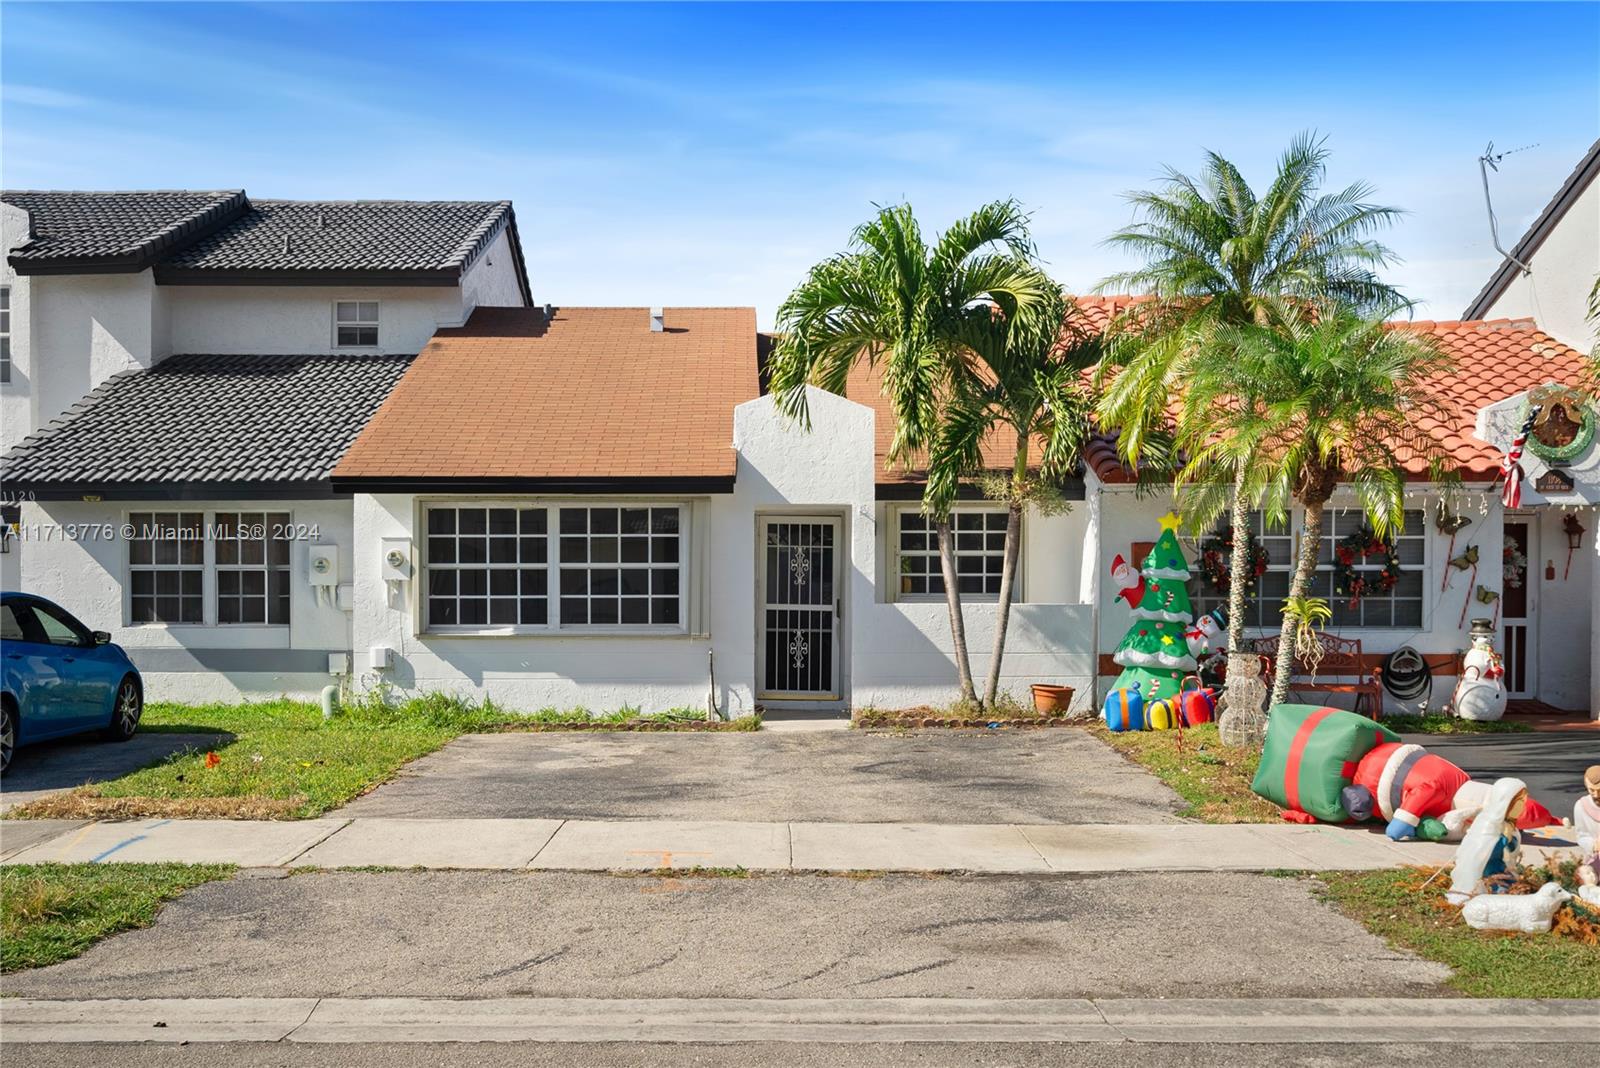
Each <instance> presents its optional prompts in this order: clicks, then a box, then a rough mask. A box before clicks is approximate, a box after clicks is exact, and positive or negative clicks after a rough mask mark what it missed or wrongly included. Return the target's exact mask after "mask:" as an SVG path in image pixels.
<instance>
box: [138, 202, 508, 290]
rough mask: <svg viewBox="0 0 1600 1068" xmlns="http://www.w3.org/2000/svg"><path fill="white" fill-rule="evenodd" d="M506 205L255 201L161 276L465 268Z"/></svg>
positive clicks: (504, 217)
mask: <svg viewBox="0 0 1600 1068" xmlns="http://www.w3.org/2000/svg"><path fill="white" fill-rule="evenodd" d="M510 214H511V202H510V201H509V200H500V201H457V200H404V201H402V200H355V201H349V200H346V201H312V200H252V201H251V202H250V205H249V207H247V208H246V209H245V210H244V211H243V212H242V213H241V214H240V215H239V217H238V218H236V219H234V220H233V221H232V222H230V223H229V224H228V225H226V226H224V227H222V228H221V229H220V230H218V231H216V232H215V233H213V234H210V235H209V236H207V237H204V238H202V239H201V240H199V241H195V242H193V243H192V244H190V245H187V246H186V247H184V248H183V249H181V250H179V251H177V252H175V253H173V254H172V255H170V256H168V257H166V259H165V260H164V261H163V263H162V268H163V271H162V273H165V274H169V275H176V274H179V273H182V274H192V273H201V272H212V271H216V272H230V273H232V272H268V271H270V272H278V271H443V272H449V273H450V274H452V275H459V273H460V272H461V271H462V270H464V269H465V268H466V267H468V266H470V265H471V263H472V261H473V260H474V259H476V258H477V256H478V254H479V253H481V252H482V251H483V249H484V248H486V247H487V246H488V244H489V242H490V241H492V240H493V239H494V237H495V235H496V234H498V233H499V232H500V230H501V228H502V227H503V226H504V225H505V224H506V222H507V221H508V219H509V218H510Z"/></svg>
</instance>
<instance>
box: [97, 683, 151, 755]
mask: <svg viewBox="0 0 1600 1068" xmlns="http://www.w3.org/2000/svg"><path fill="white" fill-rule="evenodd" d="M142 715H144V697H143V695H141V694H140V693H139V684H138V683H137V682H134V681H133V679H132V678H126V679H123V680H122V685H121V686H119V687H117V703H116V704H115V705H114V706H113V707H112V709H111V726H109V727H107V728H106V737H107V738H109V739H111V740H112V741H113V742H125V741H127V740H128V739H129V738H132V737H133V736H134V734H135V733H136V732H137V731H138V730H139V717H140V716H142Z"/></svg>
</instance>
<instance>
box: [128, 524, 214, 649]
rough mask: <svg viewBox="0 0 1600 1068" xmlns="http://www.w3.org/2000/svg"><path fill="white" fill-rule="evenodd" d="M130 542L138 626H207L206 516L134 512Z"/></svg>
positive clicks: (131, 604) (131, 592)
mask: <svg viewBox="0 0 1600 1068" xmlns="http://www.w3.org/2000/svg"><path fill="white" fill-rule="evenodd" d="M128 523H129V525H130V526H131V527H132V528H133V529H132V531H131V534H132V536H131V537H130V538H129V540H128V618H129V621H130V622H132V623H204V622H205V621H206V619H205V577H206V553H205V549H206V543H205V513H204V512H134V513H132V514H130V515H129V516H128Z"/></svg>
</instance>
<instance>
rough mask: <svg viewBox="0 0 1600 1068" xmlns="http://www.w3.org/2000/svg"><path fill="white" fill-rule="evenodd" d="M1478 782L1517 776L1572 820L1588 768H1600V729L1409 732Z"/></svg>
mask: <svg viewBox="0 0 1600 1068" xmlns="http://www.w3.org/2000/svg"><path fill="white" fill-rule="evenodd" d="M1404 737H1405V740H1406V741H1408V742H1416V743H1417V744H1418V745H1420V746H1422V747H1423V748H1425V749H1427V750H1428V751H1429V752H1432V753H1437V754H1438V755H1439V756H1442V757H1444V758H1445V759H1446V760H1448V761H1450V762H1451V763H1452V764H1455V765H1456V766H1457V767H1459V768H1461V769H1462V770H1463V771H1466V772H1470V773H1471V775H1472V777H1473V778H1474V779H1483V780H1485V781H1486V782H1492V781H1494V780H1495V779H1499V778H1503V777H1505V776H1508V775H1510V776H1515V777H1516V778H1518V779H1521V780H1522V781H1523V782H1525V783H1527V784H1528V792H1529V793H1531V794H1532V795H1533V796H1534V797H1535V798H1537V799H1538V800H1539V802H1540V803H1541V804H1543V805H1544V806H1545V807H1547V808H1549V809H1550V811H1551V812H1553V813H1555V814H1556V817H1557V818H1560V817H1562V816H1566V817H1569V818H1570V817H1571V815H1572V806H1573V805H1575V804H1577V803H1578V798H1580V797H1582V796H1583V769H1585V768H1587V767H1588V766H1589V765H1591V764H1600V730H1569V731H1538V732H1532V733H1528V734H1460V735H1455V734H1408V735H1405V736H1404Z"/></svg>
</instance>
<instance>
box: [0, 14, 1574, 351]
mask: <svg viewBox="0 0 1600 1068" xmlns="http://www.w3.org/2000/svg"><path fill="white" fill-rule="evenodd" d="M0 37H3V45H0V49H3V52H0V60H3V66H0V83H3V95H0V107H3V112H0V122H3V126H0V151H3V156H0V178H3V181H4V184H5V186H6V187H8V188H19V187H20V188H27V187H46V188H52V187H53V188H119V189H127V188H172V187H189V188H225V187H226V188H232V187H239V186H243V187H244V188H246V189H248V190H249V191H250V192H251V193H252V194H254V195H257V196H276V197H332V198H373V197H418V198H441V199H444V198H496V199H498V198H510V199H512V200H514V201H515V202H516V207H517V214H518V219H519V223H520V226H521V231H522V237H523V243H524V245H525V247H526V250H527V253H528V265H529V272H530V275H531V278H532V284H533V288H534V292H535V295H536V297H537V298H538V299H539V300H541V301H544V300H550V301H553V302H555V303H557V304H566V305H576V304H669V305H670V304H754V305H756V306H757V308H758V309H759V315H760V319H761V321H762V322H763V323H764V324H767V323H770V321H771V318H772V314H773V311H774V309H775V308H776V306H777V304H778V302H779V301H780V300H781V299H782V297H783V295H784V293H785V292H786V291H787V290H788V288H789V287H790V286H791V285H792V284H793V282H794V281H795V280H796V279H797V278H798V277H799V276H800V275H801V274H802V273H803V272H804V270H805V269H806V267H807V266H809V265H810V264H811V263H813V262H814V261H816V260H818V259H820V258H822V257H824V256H826V255H828V254H829V253H831V252H833V251H836V250H838V249H839V248H841V247H842V246H843V245H844V243H845V241H846V238H847V236H848V233H849V230H850V228H851V227H852V226H853V225H854V224H855V223H857V222H859V221H860V220H861V219H863V218H865V217H866V216H867V215H868V214H870V212H871V210H872V205H873V204H874V203H883V202H889V201H895V200H900V199H907V200H909V201H910V202H911V203H912V204H913V205H914V206H915V207H916V209H917V212H918V215H919V216H920V217H921V218H922V219H923V221H924V224H925V225H926V226H929V227H932V228H937V227H939V226H942V225H943V224H944V223H945V222H946V221H948V220H949V219H951V218H953V217H954V216H956V215H957V214H960V213H965V212H967V211H970V210H972V208H974V207H975V206H977V205H978V204H979V203H981V202H983V201H985V200H988V199H991V198H995V197H1003V196H1016V197H1018V198H1019V199H1020V200H1021V201H1022V202H1023V203H1024V204H1025V205H1026V206H1027V207H1028V208H1029V209H1031V210H1032V211H1033V213H1034V221H1035V233H1036V236H1037V238H1038V241H1039V245H1040V249H1041V252H1042V254H1043V255H1044V257H1045V258H1046V259H1047V261H1048V262H1049V264H1050V267H1051V269H1052V272H1053V273H1054V274H1055V275H1056V276H1057V277H1058V278H1059V279H1060V280H1061V281H1062V282H1063V283H1064V284H1066V285H1067V286H1068V287H1069V288H1073V289H1076V290H1087V289H1088V288H1090V287H1092V286H1093V285H1094V284H1095V283H1096V282H1098V281H1099V279H1100V278H1101V277H1103V276H1104V275H1105V274H1106V273H1108V272H1109V271H1111V270H1114V269H1116V268H1117V267H1119V266H1121V262H1120V261H1119V259H1118V257H1117V256H1116V255H1115V254H1113V253H1111V252H1109V251H1108V250H1106V249H1104V248H1102V247H1101V245H1100V242H1101V241H1102V240H1103V239H1104V237H1105V236H1106V234H1108V233H1110V232H1111V231H1112V230H1114V229H1115V228H1117V227H1118V226H1120V225H1122V224H1124V223H1125V222H1126V221H1127V220H1128V218H1129V215H1128V209H1127V207H1126V205H1125V204H1124V203H1123V201H1122V200H1121V199H1120V194H1121V193H1122V192H1123V191H1125V190H1128V189H1131V188H1136V187H1142V186H1147V185H1149V184H1151V182H1152V181H1153V180H1154V179H1155V178H1156V176H1157V175H1158V174H1159V171H1160V169H1161V167H1162V166H1163V165H1164V164H1170V165H1172V166H1175V167H1177V168H1179V169H1180V170H1192V169H1194V168H1196V167H1197V166H1198V163H1199V159H1200V153H1201V151H1202V150H1203V149H1206V148H1210V149H1215V150H1217V151H1219V152H1221V153H1223V154H1224V155H1227V156H1229V157H1230V158H1232V159H1234V160H1235V161H1237V162H1238V163H1240V164H1241V166H1243V167H1244V168H1245V170H1246V173H1247V174H1248V175H1249V176H1250V177H1251V179H1252V181H1256V182H1259V183H1264V182H1265V181H1266V179H1267V175H1268V173H1269V170H1270V166H1271V163H1272V160H1273V159H1274V157H1275V156H1276V155H1277V153H1278V152H1279V151H1280V150H1281V148H1282V146H1283V145H1284V144H1285V143H1286V142H1287V141H1288V140H1289V139H1290V137H1292V136H1293V135H1294V134H1295V133H1296V132H1297V131H1300V130H1304V129H1316V130H1318V131H1320V132H1321V133H1323V134H1325V135H1327V137H1328V139H1329V144H1330V146H1331V148H1332V149H1333V152H1334V158H1333V162H1332V166H1331V169H1330V176H1329V177H1330V184H1332V185H1335V186H1340V185H1343V184H1345V183H1347V182H1350V181H1354V180H1357V179H1363V180H1366V181H1369V182H1371V183H1373V184H1374V185H1376V186H1377V188H1378V194H1379V199H1380V200H1382V201H1383V202H1386V203H1390V204H1394V205H1398V206H1401V207H1404V208H1407V209H1409V210H1410V212H1411V215H1410V216H1409V217H1408V218H1407V220H1406V221H1405V222H1404V223H1403V224H1402V225H1401V227H1400V228H1399V229H1398V230H1397V231H1395V232H1394V233H1393V234H1392V235H1391V239H1390V243H1391V244H1392V245H1393V247H1394V248H1395V249H1396V250H1397V251H1398V252H1399V253H1400V254H1401V255H1402V256H1403V258H1404V261H1405V262H1404V263H1403V264H1401V265H1399V266H1398V267H1396V268H1395V269H1394V270H1393V272H1392V275H1393V277H1394V279H1395V280H1396V281H1398V282H1399V283H1400V284H1402V285H1403V286H1404V287H1405V288H1406V289H1407V291H1408V292H1409V293H1411V294H1412V295H1413V296H1415V297H1418V298H1420V299H1422V300H1423V301H1425V306H1424V308H1423V314H1424V315H1425V316H1427V317H1431V318H1452V317H1455V316H1457V315H1458V314H1459V313H1460V312H1461V310H1462V308H1463V307H1464V306H1465V304H1466V303H1467V301H1468V300H1469V299H1470V298H1471V296H1472V295H1473V294H1474V293H1475V292H1476V290H1477V288H1478V287H1479V285H1480V284H1481V283H1482V282H1483V280H1484V279H1485V278H1486V277H1487V275H1488V273H1489V271H1490V270H1491V269H1492V268H1493V266H1494V264H1495V262H1496V259H1497V257H1496V256H1495V254H1494V252H1493V250H1492V248H1491V247H1490V244H1489V237H1488V227H1487V223H1486V221H1485V218H1484V211H1483V203H1482V191H1481V187H1480V185H1479V180H1478V169H1477V164H1476V158H1477V156H1478V154H1479V153H1480V152H1482V150H1483V148H1484V145H1485V143H1486V142H1488V141H1489V140H1491V139H1493V140H1494V141H1495V143H1496V144H1497V145H1498V146H1500V147H1501V148H1514V147H1517V146H1521V145H1526V144H1530V143H1536V144H1537V147H1535V148H1532V149H1529V150H1527V151H1525V152H1521V153H1518V154H1516V155H1513V156H1510V157H1508V158H1507V159H1506V161H1505V163H1504V164H1503V166H1502V171H1501V173H1500V175H1498V176H1497V177H1495V179H1494V182H1495V185H1494V191H1495V200H1496V207H1497V208H1498V210H1499V213H1500V216H1501V220H1502V230H1503V232H1504V233H1505V235H1506V237H1507V239H1508V240H1514V239H1515V237H1516V235H1518V234H1520V233H1521V231H1522V229H1523V228H1524V226H1526V224H1527V223H1528V222H1529V221H1531V219H1532V218H1533V216H1534V215H1536V214H1537V212H1538V211H1539V209H1540V208H1541V207H1542V206H1543V205H1544V203H1545V202H1546V201H1547V200H1548V199H1549V197H1550V196H1551V195H1552V194H1553V193H1554V191H1555V189H1556V187H1557V186H1558V184H1559V183H1560V181H1561V180H1562V179H1563V178H1564V177H1565V176H1566V174H1567V173H1568V171H1569V170H1570V169H1571V168H1572V166H1573V165H1574V164H1575V163H1576V162H1577V160H1578V158H1579V157H1580V156H1581V155H1582V154H1583V152H1584V151H1585V150H1586V149H1587V147H1588V145H1589V144H1590V143H1592V142H1593V140H1594V139H1595V138H1596V136H1600V48H1597V47H1596V41H1597V40H1600V5H1596V4H1592V3H1585V4H1556V5H1548V6H1546V5H1536V4H1507V5H1499V4H1490V3H1476V4H1465V5H1460V6H1455V5H1447V4H1423V5H1415V6H1411V5H1380V4H1357V5H1350V6H1340V5H1328V6H1324V5H1315V4H1282V5H1269V4H1247V5H1238V6H1232V5H1221V4H1217V5H1208V4H1199V3H1193V4H1174V5H1156V4H1151V5H1142V4H1133V3H1123V4H1098V5H1072V4H1061V5H1044V4H1031V5H1021V6H1002V5H965V4H939V5H928V6H923V5H913V4H896V5H884V6H869V5H845V4H831V5H785V4H763V5H737V4H698V5H688V6H677V5H666V4H660V5H648V6H633V5H623V4H595V5H556V4H486V5H468V4H452V5H433V4H423V3H418V4H404V5H384V4H364V5H337V4H295V5H271V4H227V5H207V4H182V5H172V6H168V5H161V4H123V5H114V6H97V5H77V4H61V5H35V4H26V3H17V2H11V0H8V2H7V3H5V4H4V6H3V8H0Z"/></svg>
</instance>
